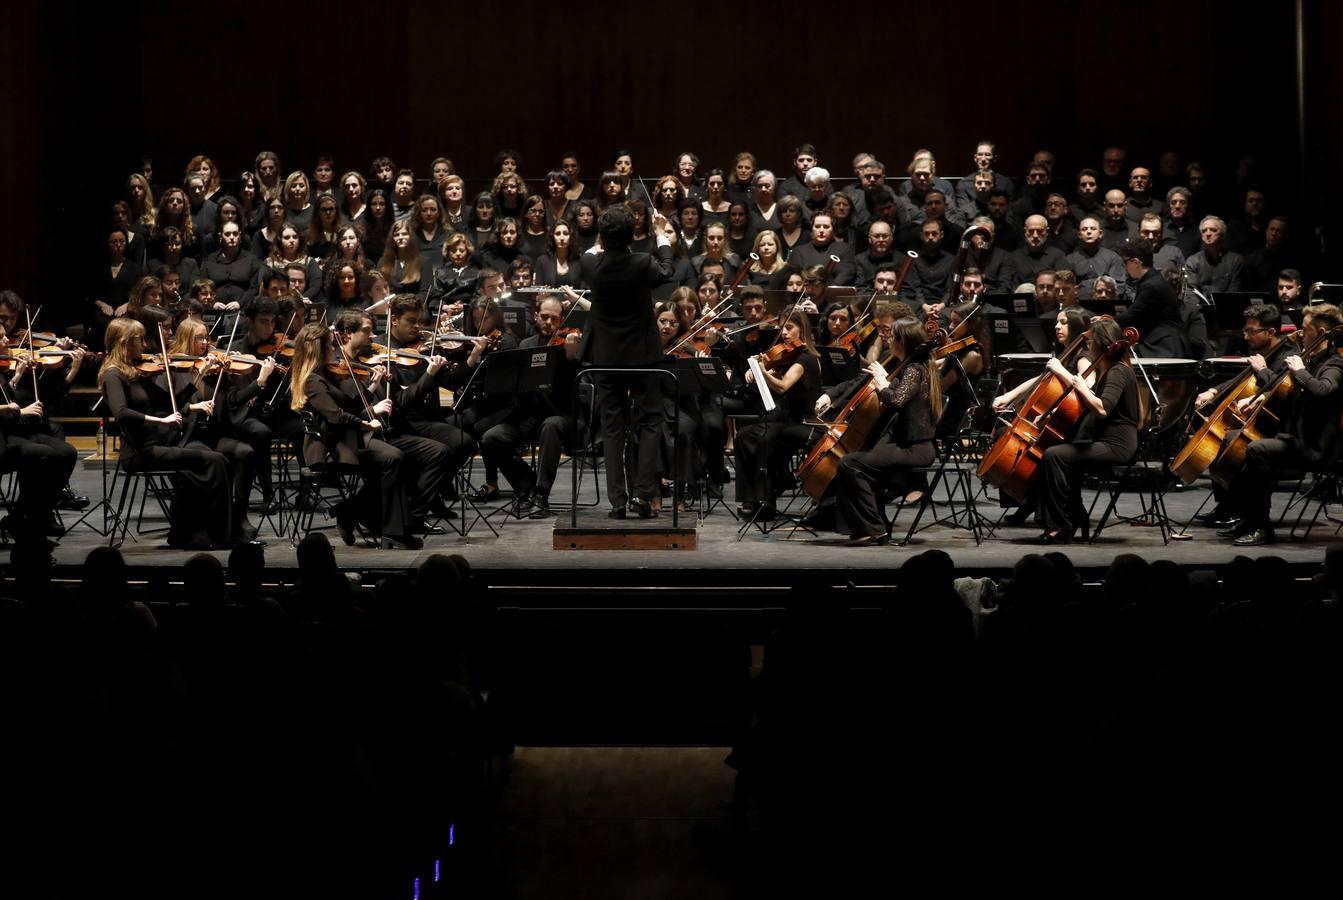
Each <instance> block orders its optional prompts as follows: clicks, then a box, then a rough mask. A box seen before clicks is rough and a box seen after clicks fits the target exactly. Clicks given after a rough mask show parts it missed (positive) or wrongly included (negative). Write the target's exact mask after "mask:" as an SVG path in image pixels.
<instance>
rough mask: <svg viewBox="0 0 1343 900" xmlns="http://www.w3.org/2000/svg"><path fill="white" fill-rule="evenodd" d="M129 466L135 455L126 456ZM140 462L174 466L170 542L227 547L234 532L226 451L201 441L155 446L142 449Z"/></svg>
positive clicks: (168, 467) (177, 545)
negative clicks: (181, 444)
mask: <svg viewBox="0 0 1343 900" xmlns="http://www.w3.org/2000/svg"><path fill="white" fill-rule="evenodd" d="M123 462H124V463H126V464H127V466H128V468H131V467H134V466H135V465H136V461H135V457H134V456H126V457H123ZM139 463H140V464H141V465H143V466H145V467H146V468H150V469H170V470H172V471H173V472H174V475H173V496H172V501H171V502H170V503H169V506H168V523H169V528H168V543H169V544H171V545H172V546H174V547H204V546H215V547H224V546H227V545H228V543H229V540H230V538H231V537H232V535H233V522H232V509H231V506H232V504H231V503H230V502H229V498H230V490H229V467H228V459H227V457H225V456H224V454H222V453H219V452H217V451H215V450H211V449H210V448H209V447H207V446H206V445H205V444H203V443H201V442H200V441H191V442H189V443H187V444H186V445H185V446H182V447H167V446H162V445H158V446H153V447H145V448H143V449H141V450H140V452H139Z"/></svg>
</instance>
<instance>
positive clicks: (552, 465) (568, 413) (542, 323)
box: [518, 294, 582, 519]
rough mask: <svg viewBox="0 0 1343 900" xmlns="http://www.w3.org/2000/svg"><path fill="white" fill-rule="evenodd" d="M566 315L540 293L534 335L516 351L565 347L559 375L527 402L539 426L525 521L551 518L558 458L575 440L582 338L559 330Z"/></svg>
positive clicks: (555, 298)
mask: <svg viewBox="0 0 1343 900" xmlns="http://www.w3.org/2000/svg"><path fill="white" fill-rule="evenodd" d="M564 318H565V312H564V303H563V302H562V301H561V300H560V298H559V297H558V296H557V295H555V294H541V295H539V296H538V298H537V302H536V318H535V324H536V334H534V335H532V336H531V337H529V338H526V339H525V340H523V342H522V343H521V344H519V345H518V347H519V349H522V350H531V349H536V348H540V347H550V346H554V344H555V342H556V341H559V342H560V345H561V346H563V348H564V355H563V357H562V358H561V359H560V366H559V372H558V373H556V375H555V382H554V384H552V385H551V386H550V389H549V390H547V391H544V392H538V393H536V394H533V395H531V396H530V397H529V398H528V400H529V402H530V404H531V405H532V407H533V409H534V410H535V415H536V418H538V419H540V425H539V426H537V429H536V442H537V445H538V448H539V450H538V455H537V460H536V486H535V487H534V488H532V496H531V499H530V501H529V503H528V505H529V506H530V511H529V512H528V514H527V515H528V518H532V519H544V518H548V517H550V516H551V515H552V513H551V511H550V491H551V488H552V487H554V485H555V475H556V473H557V472H558V471H559V468H560V456H561V454H562V453H563V452H564V447H565V446H566V445H568V446H574V445H576V444H578V443H579V441H578V434H579V430H578V417H577V415H576V414H575V410H574V407H573V404H574V380H575V379H576V378H577V377H578V354H579V350H580V349H581V347H582V345H581V341H582V335H581V334H580V333H579V331H578V329H577V328H562V327H561V326H562V325H563V323H564Z"/></svg>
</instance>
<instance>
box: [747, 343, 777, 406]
mask: <svg viewBox="0 0 1343 900" xmlns="http://www.w3.org/2000/svg"><path fill="white" fill-rule="evenodd" d="M747 363H748V364H749V365H750V367H751V371H752V372H753V373H755V386H756V387H757V388H759V390H760V402H761V403H763V404H764V405H765V412H773V411H774V395H773V394H771V393H770V392H769V385H768V384H766V383H765V370H764V369H763V368H762V367H761V366H760V360H758V359H756V358H755V357H754V356H752V357H751V358H750V359H749V360H747Z"/></svg>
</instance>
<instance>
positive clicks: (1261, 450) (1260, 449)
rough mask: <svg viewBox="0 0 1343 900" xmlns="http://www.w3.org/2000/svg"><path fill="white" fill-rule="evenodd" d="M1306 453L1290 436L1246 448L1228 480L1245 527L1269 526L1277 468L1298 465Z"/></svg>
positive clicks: (1259, 442) (1233, 499) (1235, 505)
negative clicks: (1243, 462)
mask: <svg viewBox="0 0 1343 900" xmlns="http://www.w3.org/2000/svg"><path fill="white" fill-rule="evenodd" d="M1305 463H1306V458H1305V454H1304V453H1302V452H1301V448H1300V447H1299V446H1298V445H1297V443H1296V441H1294V440H1291V439H1290V438H1276V437H1275V438H1265V439H1264V440H1262V441H1254V442H1253V443H1251V444H1250V446H1248V447H1246V448H1245V465H1244V466H1243V467H1241V470H1240V471H1239V472H1238V473H1236V477H1235V478H1233V479H1232V480H1231V489H1230V495H1231V504H1232V506H1233V507H1234V508H1235V510H1236V512H1237V513H1239V514H1240V517H1241V524H1242V526H1243V527H1245V528H1251V529H1253V528H1271V527H1272V523H1273V519H1272V515H1271V513H1270V511H1269V510H1270V507H1271V506H1272V504H1273V483H1274V481H1275V480H1276V473H1277V471H1278V470H1281V469H1286V468H1294V467H1300V466H1302V465H1304V464H1305Z"/></svg>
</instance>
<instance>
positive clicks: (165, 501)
mask: <svg viewBox="0 0 1343 900" xmlns="http://www.w3.org/2000/svg"><path fill="white" fill-rule="evenodd" d="M104 429H105V431H106V433H108V434H111V435H112V436H113V438H114V441H113V445H114V447H115V449H116V450H117V464H116V467H115V468H114V469H113V470H112V481H111V484H110V486H109V488H108V491H107V495H106V496H105V497H104V498H103V499H104V501H105V502H106V503H107V505H108V508H110V509H112V522H111V526H112V527H111V528H109V529H108V546H110V547H120V546H121V545H122V544H124V543H125V542H126V536H127V535H130V538H131V540H133V541H134V540H137V538H136V536H135V535H137V534H140V535H148V534H167V533H168V531H169V530H170V529H169V527H168V526H167V525H166V524H165V525H164V526H163V527H162V528H153V529H146V528H145V527H144V518H145V504H146V502H147V501H148V499H149V498H150V497H151V496H152V497H153V498H154V502H155V503H157V504H158V507H159V512H161V513H162V514H163V520H164V522H167V521H168V520H169V515H168V507H169V502H170V500H171V498H172V495H173V476H174V475H175V474H177V473H176V472H175V471H174V470H172V469H156V468H154V467H152V466H146V465H144V462H143V460H142V459H141V458H140V451H139V449H138V448H137V447H136V446H135V445H134V444H132V443H129V442H127V443H125V446H126V447H128V448H129V449H130V455H131V458H132V460H133V464H132V465H130V466H126V465H124V464H123V457H122V454H121V453H120V449H121V447H122V440H121V437H122V436H121V433H120V431H119V430H116V423H115V422H114V421H112V420H106V421H105V424H104ZM118 482H120V483H121V492H120V494H118V492H117V483H118ZM137 495H138V497H139V499H140V508H139V510H138V511H137V512H136V513H135V531H134V533H132V532H131V510H134V509H135V500H136V497H137ZM112 497H117V502H116V506H115V507H113V506H112Z"/></svg>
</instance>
